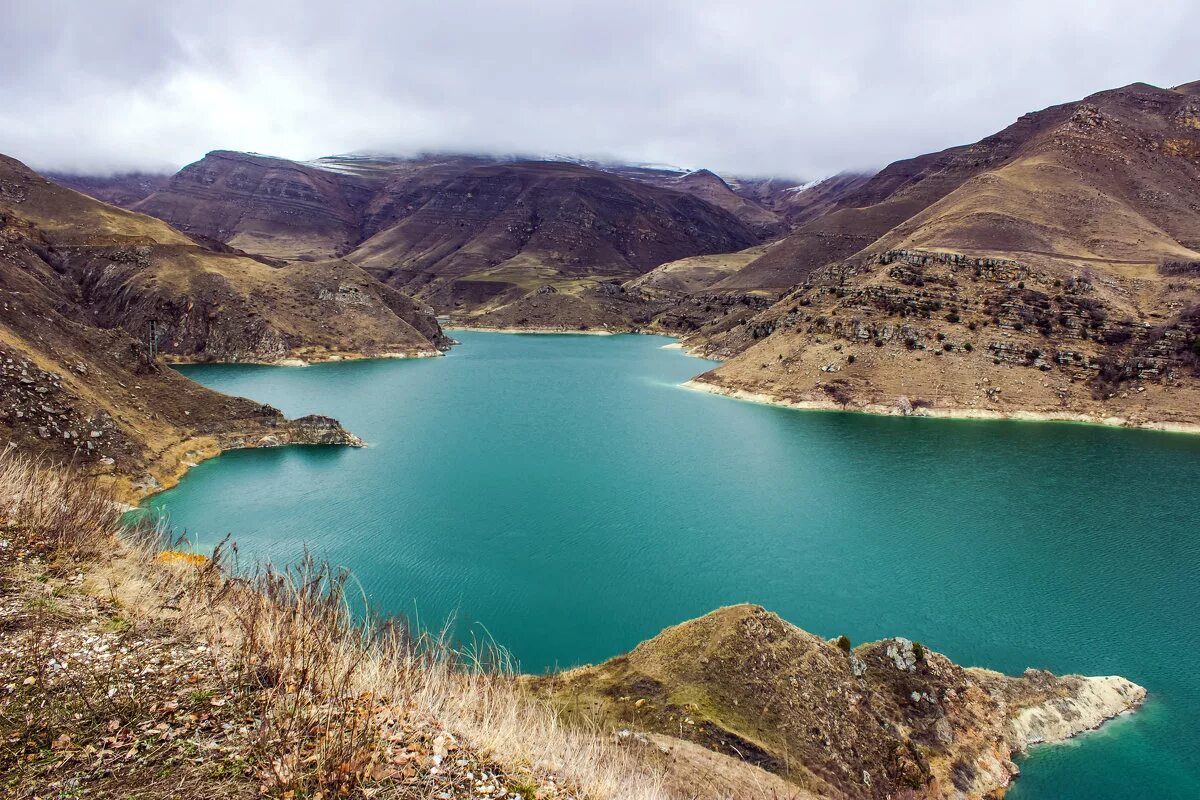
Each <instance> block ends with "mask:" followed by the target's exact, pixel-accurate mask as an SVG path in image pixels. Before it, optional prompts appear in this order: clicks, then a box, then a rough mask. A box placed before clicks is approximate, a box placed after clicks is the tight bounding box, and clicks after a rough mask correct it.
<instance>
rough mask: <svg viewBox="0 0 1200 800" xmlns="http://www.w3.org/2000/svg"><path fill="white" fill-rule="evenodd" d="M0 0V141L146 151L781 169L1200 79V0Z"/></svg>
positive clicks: (906, 146) (958, 135)
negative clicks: (573, 157) (538, 157)
mask: <svg viewBox="0 0 1200 800" xmlns="http://www.w3.org/2000/svg"><path fill="white" fill-rule="evenodd" d="M830 5H831V4H825V3H799V2H782V1H781V2H754V1H753V0H741V2H718V1H717V0H690V1H689V2H683V1H681V0H607V1H606V2H557V3H547V2H544V1H541V0H538V1H536V2H535V1H534V0H508V1H507V2H504V3H485V2H465V1H464V0H440V2H436V3H433V2H426V3H411V2H391V3H388V2H370V1H369V0H351V1H350V2H338V3H334V2H321V3H317V2H310V1H309V0H292V1H291V2H259V3H238V2H225V0H209V2H193V1H191V0H180V1H178V2H170V3H164V2H161V1H157V2H133V0H123V1H122V0H108V2H96V1H95V0H90V1H89V0H80V1H79V2H70V1H69V0H9V1H8V2H6V3H5V6H6V8H5V12H4V13H5V19H4V24H3V26H2V27H0V75H3V76H4V77H3V79H2V80H0V152H3V153H6V154H9V155H12V156H15V157H17V158H20V159H22V160H24V161H26V162H27V163H29V164H30V165H31V166H34V167H36V168H40V169H63V170H76V171H92V172H98V171H115V170H126V169H150V170H164V169H168V168H175V167H178V166H180V165H182V164H184V163H186V162H189V161H192V160H194V159H196V158H198V157H199V156H200V155H202V154H203V153H204V152H205V151H207V150H211V149H216V148H228V149H237V150H253V151H257V152H264V153H271V154H273V155H282V156H287V157H292V158H311V157H315V156H318V155H325V154H330V153H338V152H348V151H363V150H370V151H380V152H391V153H411V152H417V151H421V150H457V151H486V152H506V153H529V154H577V155H587V156H596V157H613V158H621V159H626V160H632V161H650V162H667V163H673V164H679V165H681V166H685V167H699V166H707V167H711V168H715V169H718V170H727V171H731V172H742V173H753V174H780V175H789V176H795V177H811V176H818V175H826V174H830V173H832V172H836V171H838V170H841V169H851V168H864V167H872V166H880V165H882V164H885V163H887V162H889V161H892V160H894V159H897V158H903V157H906V156H909V155H915V154H917V153H922V152H927V151H930V150H936V149H940V148H943V147H948V146H951V145H954V144H961V143H964V142H969V141H974V140H976V139H979V138H980V137H982V136H985V135H987V134H989V133H992V132H994V131H996V130H998V129H1000V128H1002V127H1004V126H1005V125H1007V124H1008V123H1010V122H1011V121H1012V120H1014V119H1015V118H1016V117H1017V116H1019V115H1020V114H1022V113H1024V112H1025V111H1030V110H1035V109H1038V108H1042V107H1045V106H1047V105H1051V104H1054V103H1058V102H1065V101H1068V100H1074V99H1077V98H1079V97H1083V96H1085V95H1087V94H1090V93H1092V92H1095V91H1099V90H1101V89H1107V88H1112V87H1115V86H1120V85H1124V84H1127V83H1131V82H1134V81H1139V80H1140V81H1146V82H1149V83H1155V84H1157V85H1173V84H1177V83H1183V82H1186V81H1190V80H1195V79H1197V78H1200V64H1198V63H1197V62H1196V59H1195V57H1194V55H1193V53H1194V41H1193V39H1194V36H1195V31H1196V30H1200V5H1197V4H1196V3H1195V2H1194V1H1193V0H1178V1H1175V0H1168V1H1167V2H1159V3H1146V2H1078V1H1076V0H1068V1H1065V2H1055V3H1046V2H1045V0H1040V1H1039V2H1033V1H1032V0H1012V1H1011V2H1006V3H992V4H984V3H961V2H944V1H943V0H930V1H929V2H922V3H913V4H905V3H897V2H894V0H860V2H857V3H845V4H842V6H843V7H841V8H831V7H829V6H830Z"/></svg>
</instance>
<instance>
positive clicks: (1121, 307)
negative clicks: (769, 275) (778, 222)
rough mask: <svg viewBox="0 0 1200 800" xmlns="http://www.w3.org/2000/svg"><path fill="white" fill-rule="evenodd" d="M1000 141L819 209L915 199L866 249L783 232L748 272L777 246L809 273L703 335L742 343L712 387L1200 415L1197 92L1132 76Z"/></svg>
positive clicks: (894, 173)
mask: <svg viewBox="0 0 1200 800" xmlns="http://www.w3.org/2000/svg"><path fill="white" fill-rule="evenodd" d="M1018 128H1019V129H1021V131H1022V132H1023V133H1022V135H1021V136H1014V135H1013V133H1014V131H1015V130H1016V129H1018ZM984 141H985V142H989V141H993V142H994V141H996V137H993V139H992V140H984ZM1000 141H1003V142H1005V143H1006V144H1005V146H1004V147H1003V148H1002V150H1003V152H1004V153H1005V154H1006V155H1005V156H1004V157H1003V158H999V162H1000V163H993V164H992V165H991V166H990V167H989V168H987V169H984V170H981V171H978V172H977V173H976V174H973V175H970V176H969V177H966V178H965V179H963V180H959V178H960V177H962V170H959V171H958V172H957V173H956V175H955V177H954V180H953V181H949V180H948V179H947V178H946V177H945V176H944V175H939V176H926V177H922V178H921V180H919V181H916V183H915V185H913V181H915V180H916V178H915V177H914V176H912V175H909V174H908V173H911V170H908V169H905V170H897V169H896V168H894V167H890V168H889V169H887V170H884V172H882V173H880V175H879V176H877V177H876V178H875V179H873V180H872V181H871V182H870V183H869V184H867V187H865V188H864V192H865V191H872V192H877V193H878V194H879V195H881V196H885V197H886V199H885V200H883V201H882V202H880V203H877V204H876V205H874V206H869V207H863V208H855V209H841V210H839V211H835V212H833V213H832V214H830V215H828V216H826V217H824V218H822V219H821V220H818V221H817V222H818V224H819V225H821V226H824V231H825V232H828V231H829V226H831V225H834V224H840V223H838V222H837V221H838V220H843V221H848V222H849V221H853V220H856V219H857V220H858V221H862V220H863V219H867V218H871V216H872V215H875V214H882V213H883V210H886V211H887V216H888V217H889V219H890V218H891V216H892V215H893V213H894V212H895V213H903V211H902V210H901V207H902V206H903V207H905V208H907V207H908V206H909V205H911V204H912V203H913V202H914V200H913V198H914V197H915V196H917V195H919V196H920V198H921V203H918V204H917V205H922V204H923V207H921V208H919V209H918V210H917V211H916V213H913V214H911V215H909V216H907V217H906V218H904V219H903V220H900V221H898V222H896V223H894V224H892V225H890V227H889V229H888V230H887V231H885V232H884V233H883V234H882V235H880V236H878V237H876V238H875V239H874V240H873V241H871V242H870V243H869V244H868V245H866V246H863V247H861V248H859V249H858V251H857V252H855V253H853V254H851V255H849V256H845V257H841V258H838V259H836V260H832V261H831V262H829V263H827V264H824V265H820V266H818V265H816V264H815V261H814V259H815V260H820V259H822V258H825V257H826V256H828V255H829V253H830V252H833V251H832V250H829V249H824V250H822V249H821V248H820V247H816V248H814V250H813V251H812V252H807V253H805V254H803V255H802V256H795V257H793V260H791V261H789V260H788V259H789V253H791V252H792V251H791V250H789V248H790V247H791V245H790V244H789V242H788V241H785V242H782V243H780V244H779V245H777V246H776V247H774V248H772V250H770V251H769V252H768V253H767V254H766V255H764V256H763V258H761V259H759V260H758V261H757V262H755V263H752V264H751V265H749V266H748V267H746V268H745V269H743V270H742V271H740V272H739V273H736V275H735V276H734V277H735V278H737V279H740V278H742V277H743V276H744V275H746V273H748V272H752V271H754V270H755V269H756V267H758V266H760V265H761V264H762V263H763V262H764V260H765V259H780V260H781V263H782V265H783V266H784V267H787V268H788V269H794V270H795V271H796V272H795V274H800V273H805V272H807V273H808V274H809V277H808V279H807V280H806V281H805V282H804V283H803V284H801V285H800V286H798V287H797V288H795V289H794V290H793V291H791V292H790V293H789V294H788V295H787V296H786V297H785V298H784V299H783V300H781V301H780V302H779V303H777V304H776V305H775V306H773V307H772V308H770V309H768V310H767V311H765V312H763V313H762V314H760V315H757V316H754V317H750V318H747V319H746V320H745V322H744V324H741V325H738V326H734V327H733V328H729V329H727V330H724V331H719V332H716V333H715V334H712V335H707V336H705V335H701V336H698V337H697V338H696V339H695V340H694V342H693V343H694V344H696V345H698V346H700V347H701V349H704V350H705V351H707V352H709V353H713V354H717V355H724V356H732V355H735V354H739V353H740V355H737V357H736V358H733V359H732V360H731V361H729V362H728V363H727V364H725V365H724V366H722V367H721V368H720V369H718V370H716V371H715V372H713V373H709V374H707V375H704V376H702V377H701V378H700V379H699V380H698V385H699V386H700V387H701V388H707V389H710V390H713V391H718V392H723V393H730V394H740V395H742V396H749V397H755V398H757V399H767V400H774V401H779V402H787V403H799V404H802V405H815V406H826V407H849V408H865V409H867V410H872V411H881V412H886V413H934V414H939V413H940V414H958V415H976V416H996V415H1000V416H1008V415H1013V414H1034V415H1040V416H1044V417H1058V418H1068V419H1090V420H1107V421H1110V422H1114V423H1118V424H1137V425H1152V426H1164V425H1165V426H1176V425H1189V424H1195V423H1198V422H1200V410H1198V409H1200V381H1197V378H1198V377H1200V375H1198V373H1197V364H1198V363H1200V344H1197V340H1198V338H1200V252H1198V248H1200V106H1198V105H1197V100H1196V98H1195V96H1193V95H1189V94H1186V93H1183V92H1178V91H1173V90H1165V89H1157V88H1155V87H1152V86H1147V85H1145V84H1135V85H1133V86H1129V87H1125V88H1123V89H1117V90H1112V91H1108V92H1101V93H1099V94H1096V95H1093V96H1091V97H1088V98H1086V99H1085V100H1082V101H1079V102H1077V103H1071V104H1067V105H1064V106H1056V107H1054V108H1052V109H1048V110H1047V111H1044V112H1038V113H1037V114H1033V115H1027V116H1026V117H1024V118H1022V121H1021V122H1019V123H1018V124H1017V125H1015V126H1012V127H1010V128H1008V129H1006V131H1005V132H1004V134H1002V136H1001V137H1000ZM982 144H983V143H981V145H982ZM977 147H978V146H977ZM983 152H986V153H988V154H990V155H989V158H992V159H993V161H994V160H995V159H996V158H998V154H999V152H1000V151H999V150H997V148H996V147H994V146H989V147H987V148H984V149H983ZM930 158H932V157H930ZM963 158H965V156H964V155H963V154H962V153H959V154H958V155H956V156H955V157H954V158H953V159H951V161H952V162H953V163H958V164H961V163H962V161H963ZM937 159H941V160H944V159H945V154H940V155H939V156H938V157H937ZM917 161H920V159H918V160H917ZM909 163H913V162H909ZM972 169H974V168H972ZM967 171H971V170H967ZM947 183H955V184H956V185H954V186H953V187H952V188H951V189H950V190H949V191H942V189H945V188H946V185H947ZM932 184H937V185H939V186H940V188H939V189H938V190H937V191H936V192H933V194H939V195H940V196H939V197H938V198H937V199H936V200H934V201H933V202H930V203H927V204H926V203H925V201H926V200H929V199H930V196H931V193H930V192H928V191H927V190H925V189H923V188H922V187H923V186H925V185H932ZM906 186H908V187H911V188H904V187H906ZM898 187H899V188H898ZM801 230H804V227H803V226H802V228H801ZM871 230H872V232H873V229H871ZM811 232H812V231H811V230H810V231H809V233H811ZM804 235H807V234H804ZM867 235H870V234H867ZM797 241H798V240H797ZM796 243H797V242H796V241H793V242H792V244H796ZM846 246H848V245H846ZM836 249H837V248H835V250H836ZM814 252H815V253H817V254H818V255H814ZM789 264H790V265H791V266H790V267H789V266H788V265H789Z"/></svg>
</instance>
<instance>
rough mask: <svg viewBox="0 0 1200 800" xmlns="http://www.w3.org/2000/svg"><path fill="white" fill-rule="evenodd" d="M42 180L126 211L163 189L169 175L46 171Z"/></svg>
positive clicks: (168, 179)
mask: <svg viewBox="0 0 1200 800" xmlns="http://www.w3.org/2000/svg"><path fill="white" fill-rule="evenodd" d="M45 175H46V177H47V178H49V179H50V180H52V181H54V182H55V183H57V184H58V185H59V186H66V187H67V188H68V189H74V190H75V191H77V192H82V193H83V194H86V195H88V196H89V197H94V198H96V199H97V200H102V201H103V202H105V203H108V204H110V205H114V206H121V207H122V208H129V207H130V206H132V205H133V204H135V203H137V202H138V201H140V200H142V199H144V198H146V197H149V196H150V195H152V194H154V193H155V192H157V191H158V190H159V189H162V188H164V187H166V185H167V184H168V183H169V182H170V180H171V176H170V175H169V174H167V175H159V174H156V173H147V172H121V173H116V174H114V175H76V174H71V173H65V172H47V173H45Z"/></svg>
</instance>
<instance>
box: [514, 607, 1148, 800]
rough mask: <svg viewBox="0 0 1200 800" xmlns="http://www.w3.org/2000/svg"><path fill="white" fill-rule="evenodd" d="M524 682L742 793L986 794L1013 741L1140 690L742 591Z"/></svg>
mask: <svg viewBox="0 0 1200 800" xmlns="http://www.w3.org/2000/svg"><path fill="white" fill-rule="evenodd" d="M529 685H530V686H531V688H532V689H533V690H534V691H535V692H537V693H540V694H544V695H546V696H549V697H551V698H553V699H554V700H556V701H557V702H558V703H559V704H560V706H561V707H562V708H563V710H564V713H565V714H566V715H567V716H568V717H581V718H584V719H591V720H598V721H600V724H601V725H602V726H604V727H607V728H610V729H613V730H617V731H623V733H620V734H619V736H620V737H624V738H626V739H630V740H636V739H637V737H639V736H646V735H649V736H653V737H654V738H653V740H652V741H654V742H655V743H656V744H659V745H661V746H663V749H665V750H667V751H671V750H673V749H684V748H679V746H678V745H675V747H674V748H673V747H672V744H673V742H677V741H678V740H680V739H682V740H685V741H687V742H690V743H691V744H692V745H693V746H694V745H700V746H703V747H704V748H707V749H709V750H710V751H713V752H714V753H716V754H720V755H719V756H714V758H713V759H712V760H711V761H709V762H708V763H707V764H704V763H698V760H696V759H691V760H689V761H688V762H686V766H685V767H684V769H686V770H687V773H686V775H682V776H681V775H675V776H674V777H676V778H677V779H680V780H684V781H690V782H691V783H690V785H691V786H692V787H703V786H705V785H706V784H709V785H720V784H721V782H722V781H721V778H722V776H725V777H726V778H728V776H729V775H736V776H737V780H736V781H733V784H734V787H735V788H734V790H733V793H732V794H731V795H730V796H735V797H753V796H755V795H754V794H753V791H747V787H748V786H752V784H750V781H749V775H750V774H752V773H753V772H754V771H755V770H754V768H758V769H760V770H765V771H767V772H770V773H774V774H775V775H777V776H779V777H782V778H784V779H785V780H786V781H788V782H789V783H790V784H791V785H792V786H793V787H795V789H794V792H793V793H784V794H782V795H780V796H785V797H786V796H799V797H806V798H810V797H822V798H888V797H907V798H914V800H915V798H979V797H985V796H987V797H994V796H999V794H1000V793H1002V792H1003V790H1004V788H1005V787H1006V786H1008V784H1009V783H1010V781H1011V780H1012V779H1013V777H1014V776H1015V775H1016V774H1017V771H1018V770H1017V767H1016V765H1015V764H1014V763H1013V761H1012V758H1013V757H1014V755H1016V754H1018V753H1021V752H1023V751H1024V750H1025V749H1026V747H1027V746H1028V745H1029V744H1031V743H1036V742H1043V741H1046V742H1053V741H1061V740H1063V739H1066V738H1068V737H1070V736H1072V735H1074V734H1076V733H1079V732H1080V731H1084V730H1088V729H1090V728H1094V727H1096V726H1098V725H1100V724H1101V723H1102V722H1103V721H1104V720H1106V719H1109V718H1110V717H1113V716H1116V715H1117V714H1119V713H1122V712H1124V711H1127V710H1129V709H1131V708H1133V707H1135V706H1136V705H1138V704H1139V703H1140V702H1141V700H1142V699H1143V698H1144V697H1145V690H1144V689H1142V688H1141V687H1139V686H1137V685H1135V684H1133V683H1131V682H1129V681H1127V680H1125V679H1123V678H1118V677H1104V678H1083V677H1078V676H1070V677H1062V678H1060V677H1055V676H1053V675H1051V674H1049V673H1047V672H1042V671H1039V670H1028V671H1026V673H1025V674H1024V675H1022V676H1021V677H1009V676H1006V675H1001V674H999V673H996V672H992V671H989V670H983V669H964V668H962V667H960V666H957V665H955V664H953V663H951V662H950V660H949V659H947V658H946V657H945V656H942V655H940V654H938V653H935V652H933V651H931V650H928V649H926V648H924V647H922V646H921V645H920V644H917V643H913V642H911V641H909V640H907V639H903V638H896V639H886V640H884V641H880V642H873V643H871V644H864V645H860V646H858V647H856V648H853V649H852V648H851V646H850V643H849V642H848V641H845V640H844V639H843V640H840V641H838V642H831V641H826V640H825V639H822V638H820V637H817V636H813V635H812V634H810V633H806V632H805V631H802V630H800V629H799V628H797V627H795V626H793V625H790V624H788V623H787V622H784V621H783V620H781V619H780V618H779V617H777V616H775V615H774V614H771V613H770V612H768V611H765V610H764V609H762V608H759V607H757V606H748V605H742V606H733V607H729V608H723V609H720V610H718V611H714V612H712V613H710V614H707V615H705V616H703V617H700V618H699V619H695V620H691V621H689V622H685V623H683V624H681V625H677V626H675V627H673V628H668V629H667V630H665V631H663V632H662V633H660V634H659V635H658V636H655V637H654V638H653V639H650V640H649V641H646V642H643V643H642V644H640V645H638V646H637V647H636V648H635V649H634V650H633V651H631V652H630V653H629V654H627V655H624V656H619V657H617V658H614V659H612V660H610V661H607V662H605V663H603V664H600V665H599V666H595V667H581V668H578V669H574V670H570V671H568V672H565V673H561V674H559V675H553V676H547V677H545V678H533V679H529ZM685 752H686V750H685ZM774 788H775V789H776V790H777V791H780V790H779V788H778V787H774ZM738 789H741V791H740V792H739V791H738ZM767 796H770V795H767Z"/></svg>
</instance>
